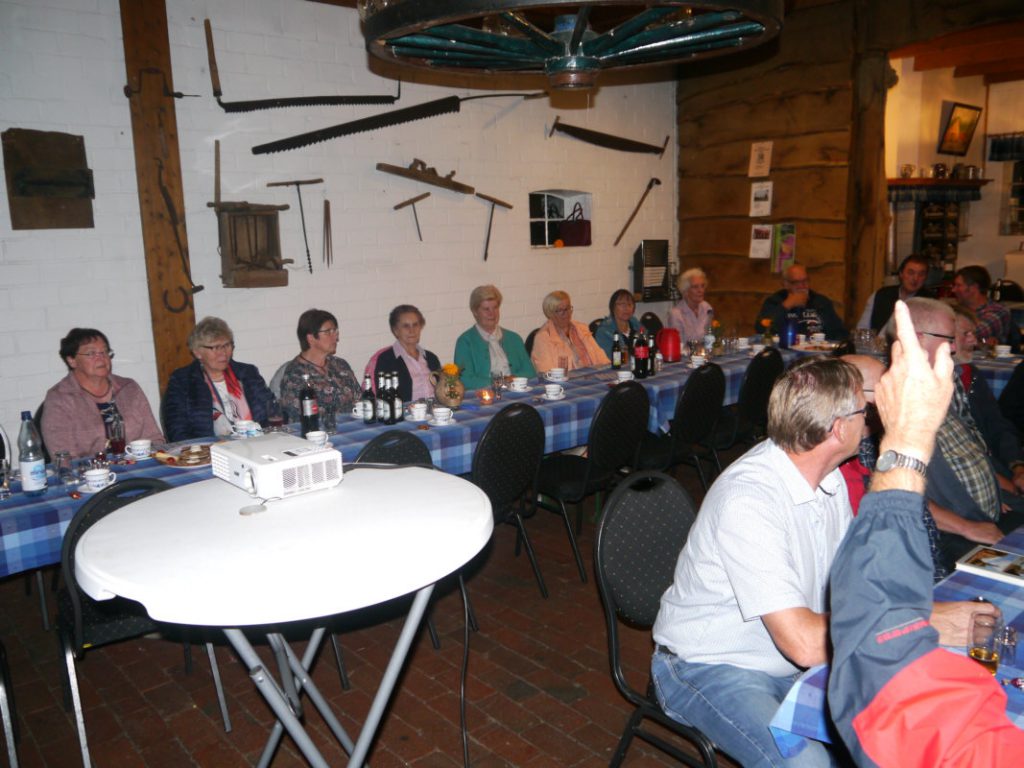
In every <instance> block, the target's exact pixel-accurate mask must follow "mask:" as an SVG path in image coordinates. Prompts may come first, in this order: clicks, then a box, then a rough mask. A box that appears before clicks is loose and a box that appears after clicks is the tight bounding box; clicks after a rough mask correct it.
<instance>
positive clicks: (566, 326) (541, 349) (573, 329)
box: [531, 291, 610, 371]
mask: <svg viewBox="0 0 1024 768" xmlns="http://www.w3.org/2000/svg"><path fill="white" fill-rule="evenodd" d="M541 308H542V309H543V310H544V316H545V317H546V318H547V319H548V321H547V322H546V323H544V325H542V326H541V327H540V329H539V330H538V331H537V335H536V336H535V337H534V339H533V354H532V355H531V360H532V361H533V367H534V368H536V369H537V370H538V371H549V370H551V369H552V368H562V367H563V365H562V364H563V363H565V365H564V367H565V369H566V370H567V371H571V370H572V369H574V368H587V367H590V366H597V365H608V364H609V362H610V361H609V360H608V356H607V355H606V354H605V353H604V352H603V351H602V350H601V348H600V347H599V346H597V342H596V341H594V337H593V336H592V335H591V334H590V330H589V329H588V328H587V326H585V325H584V324H583V323H577V322H575V321H574V320H573V319H572V299H571V298H569V294H568V293H566V292H565V291H552V292H551V293H549V294H548V295H547V296H545V297H544V301H543V303H542V304H541Z"/></svg>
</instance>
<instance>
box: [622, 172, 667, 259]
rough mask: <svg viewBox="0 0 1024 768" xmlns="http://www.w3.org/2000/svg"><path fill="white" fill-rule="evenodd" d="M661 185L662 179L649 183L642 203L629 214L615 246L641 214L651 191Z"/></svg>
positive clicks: (641, 199) (642, 197) (642, 196)
mask: <svg viewBox="0 0 1024 768" xmlns="http://www.w3.org/2000/svg"><path fill="white" fill-rule="evenodd" d="M659 184H661V179H655V178H652V179H651V180H650V181H649V182H647V189H645V190H644V193H643V194H642V195H641V196H640V202H638V203H637V204H636V208H634V209H633V212H632V213H631V214H629V218H628V219H626V223H625V224H623V225H622V231H621V232H619V236H618V237H616V238H615V245H618V244H619V241H620V240H622V236H623V235H624V234H626V230H627V229H629V225H630V224H632V223H633V219H635V218H636V214H637V212H639V210H640V206H641V205H643V204H644V200H646V199H647V196H648V195H649V194H651V190H652V189H654V188H655V187H656V186H658V185H659Z"/></svg>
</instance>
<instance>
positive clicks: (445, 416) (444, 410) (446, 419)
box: [427, 405, 455, 427]
mask: <svg viewBox="0 0 1024 768" xmlns="http://www.w3.org/2000/svg"><path fill="white" fill-rule="evenodd" d="M454 421H455V415H454V413H453V412H452V409H451V408H448V407H447V406H441V405H435V406H434V413H433V416H432V418H431V419H430V421H428V422H427V423H428V424H429V425H430V426H432V427H447V426H448V425H449V424H451V423H453V422H454Z"/></svg>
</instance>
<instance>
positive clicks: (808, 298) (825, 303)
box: [755, 264, 849, 340]
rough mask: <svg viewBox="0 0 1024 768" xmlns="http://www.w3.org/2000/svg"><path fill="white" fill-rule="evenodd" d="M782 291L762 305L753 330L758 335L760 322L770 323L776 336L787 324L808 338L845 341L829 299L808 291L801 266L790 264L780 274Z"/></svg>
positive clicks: (805, 274)
mask: <svg viewBox="0 0 1024 768" xmlns="http://www.w3.org/2000/svg"><path fill="white" fill-rule="evenodd" d="M782 285H783V288H782V290H781V291H776V292H775V293H773V294H772V295H771V296H769V297H768V298H767V299H765V300H764V304H762V305H761V311H760V312H759V313H758V315H757V324H756V325H755V330H756V331H757V332H758V333H761V332H762V331H763V330H764V328H762V327H761V320H764V319H766V318H767V319H768V320H770V321H771V324H772V328H774V329H775V332H776V333H780V334H781V333H782V332H783V329H784V328H785V326H786V323H787V322H793V323H795V324H796V332H797V333H803V334H806V335H807V336H810V335H811V334H812V333H824V334H825V338H827V339H839V340H841V339H845V338H846V337H847V336H848V335H849V334H848V333H847V331H846V328H845V327H844V326H843V321H842V320H840V319H839V315H837V314H836V308H835V307H834V306H833V305H832V299H830V298H829V297H828V296H825V295H823V294H820V293H815V292H814V291H812V290H811V280H810V278H809V277H808V276H807V268H806V267H805V266H804V265H803V264H791V265H790V266H789V267H788V268H787V269H786V271H785V272H783V273H782Z"/></svg>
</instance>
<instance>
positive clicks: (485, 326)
mask: <svg viewBox="0 0 1024 768" xmlns="http://www.w3.org/2000/svg"><path fill="white" fill-rule="evenodd" d="M469 311H470V312H472V313H473V317H474V319H475V320H476V324H475V325H474V326H473V327H472V328H470V329H469V330H468V331H466V332H464V333H463V334H462V335H461V336H459V338H458V340H457V341H456V342H455V364H456V365H458V366H459V367H460V368H461V369H462V383H463V384H465V385H466V388H467V389H479V388H480V387H489V386H491V374H492V373H501V374H504V375H505V376H526V377H527V378H531V377H533V376H534V375H536V372H535V371H534V370H533V365H532V364H531V363H530V354H529V353H528V352H527V351H526V345H525V344H523V337H522V336H520V335H519V334H518V333H516V332H515V331H510V330H509V329H508V328H502V327H501V325H500V324H499V322H500V320H501V291H499V290H498V289H497V287H495V286H493V285H480V286H477V287H476V288H474V289H473V292H472V293H471V294H469Z"/></svg>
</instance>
